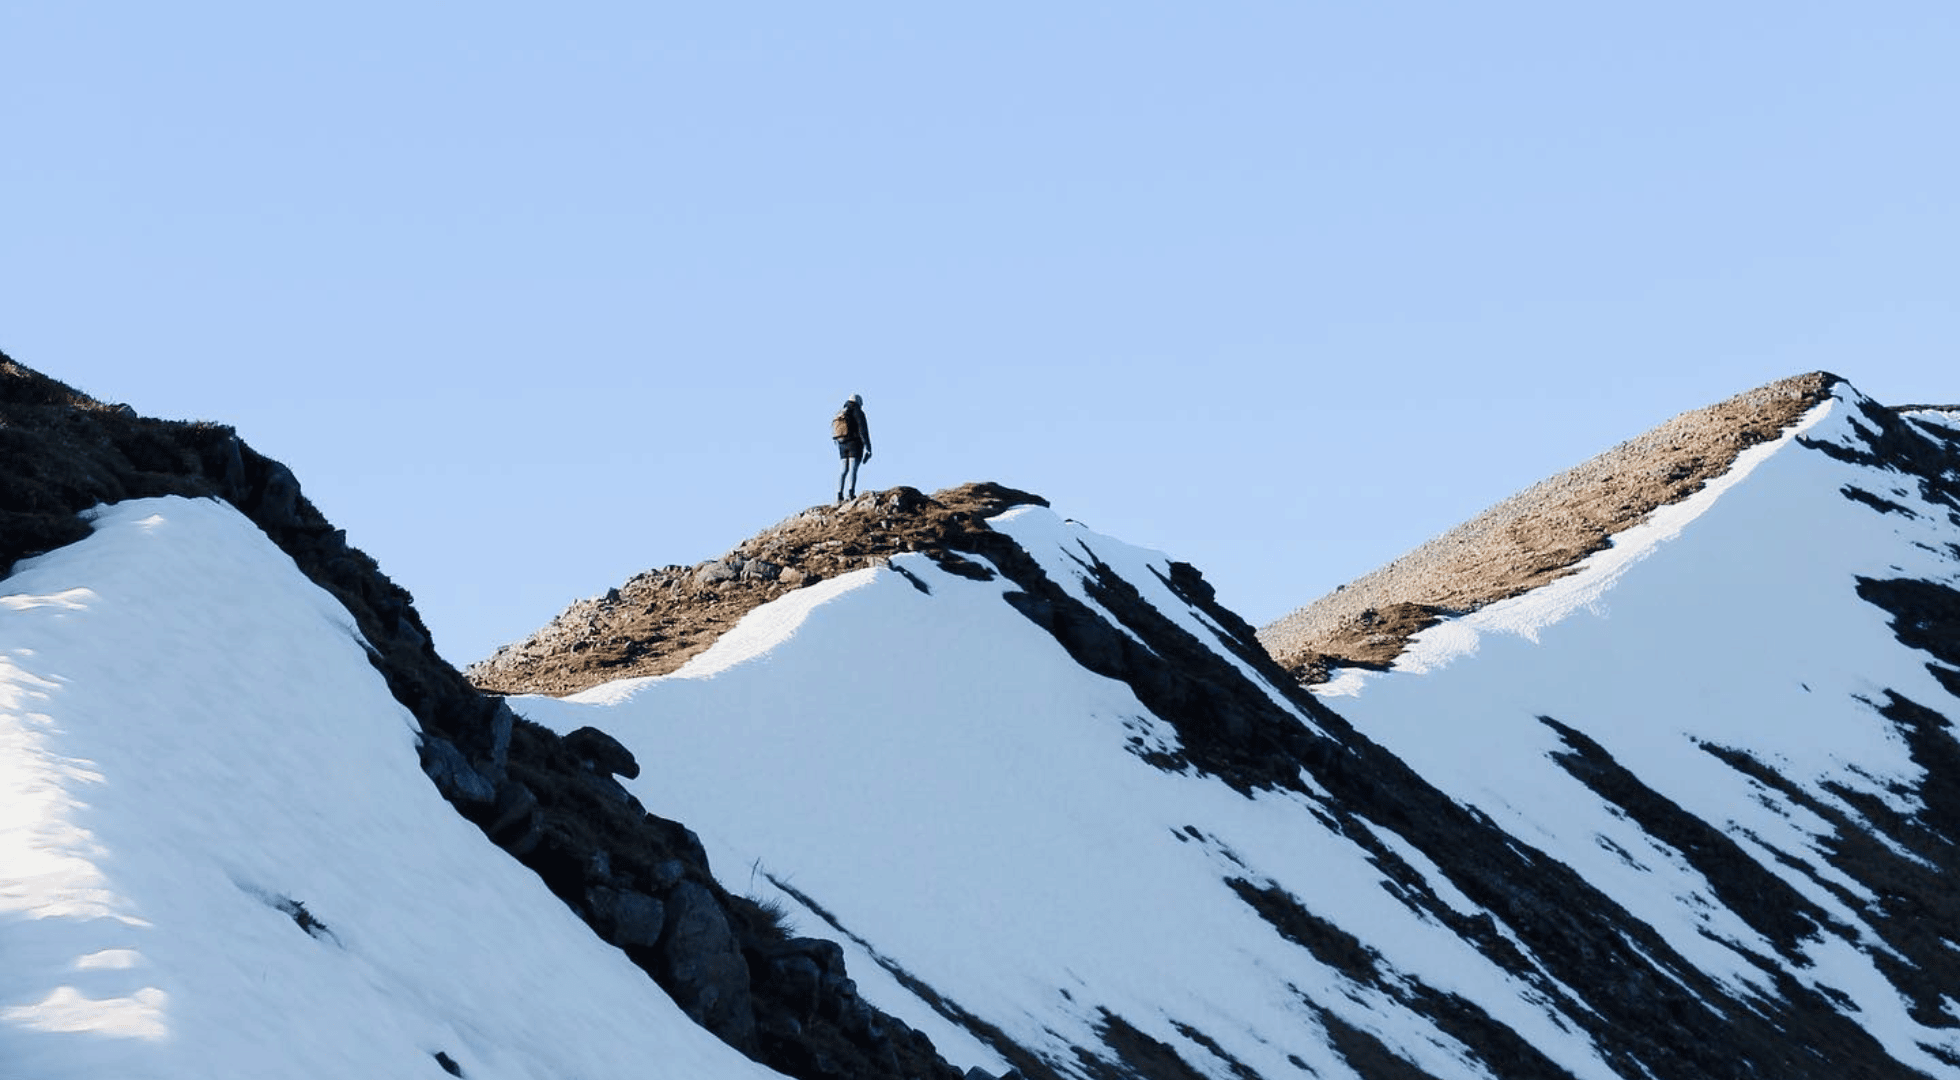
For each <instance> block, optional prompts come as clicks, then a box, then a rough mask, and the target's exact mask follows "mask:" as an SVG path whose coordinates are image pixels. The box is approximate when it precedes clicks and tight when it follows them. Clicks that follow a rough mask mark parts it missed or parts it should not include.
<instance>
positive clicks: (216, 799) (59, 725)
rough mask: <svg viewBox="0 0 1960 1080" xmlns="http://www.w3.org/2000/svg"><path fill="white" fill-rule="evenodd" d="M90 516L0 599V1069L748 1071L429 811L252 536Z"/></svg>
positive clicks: (424, 791) (363, 677) (191, 505)
mask: <svg viewBox="0 0 1960 1080" xmlns="http://www.w3.org/2000/svg"><path fill="white" fill-rule="evenodd" d="M95 528H96V532H95V533H94V535H93V536H91V537H90V538H89V539H87V540H85V541H83V542H82V543H80V544H77V545H74V546H72V547H69V548H65V549H62V550H60V551H57V552H54V553H51V554H49V555H46V556H43V557H40V558H38V559H35V560H31V561H30V562H27V563H24V564H23V565H22V566H21V567H20V568H19V570H18V572H17V573H15V574H14V576H12V577H11V578H8V579H7V580H6V582H5V585H4V589H0V592H4V595H3V596H0V1076H4V1077H7V1078H9V1080H16V1078H17V1080H66V1078H74V1080H109V1078H117V1080H121V1078H131V1080H134V1078H142V1080H177V1078H181V1080H217V1078H225V1077H252V1078H254V1080H265V1078H272V1077H291V1078H294V1080H323V1078H334V1080H338V1078H346V1080H376V1078H382V1077H390V1078H392V1077H431V1078H436V1080H440V1078H442V1077H444V1076H445V1075H446V1074H445V1073H444V1071H443V1069H442V1067H441V1065H439V1064H438V1062H437V1060H436V1058H435V1055H436V1054H437V1053H442V1054H444V1055H446V1056H447V1057H448V1059H449V1060H451V1061H453V1062H455V1063H456V1064H457V1065H458V1066H460V1067H461V1069H462V1070H463V1072H464V1074H465V1075H466V1076H468V1077H470V1078H472V1080H482V1078H492V1077H498V1078H511V1080H519V1078H535V1080H547V1078H550V1080H557V1078H564V1077H586V1078H599V1077H618V1078H621V1080H624V1078H629V1077H633V1078H638V1077H649V1076H665V1077H676V1078H682V1077H690V1078H699V1077H706V1078H719V1077H731V1078H733V1077H755V1076H769V1075H774V1074H772V1073H769V1072H767V1071H766V1070H763V1069H761V1068H759V1067H757V1066H754V1065H752V1064H750V1063H749V1062H748V1061H747V1060H746V1059H744V1058H742V1057H741V1056H740V1055H738V1054H736V1053H735V1052H734V1051H732V1050H729V1049H728V1048H727V1047H725V1046H723V1045H722V1044H721V1043H720V1042H718V1041H716V1040H715V1039H714V1038H713V1037H711V1036H709V1035H707V1034H706V1033H704V1032H703V1031H702V1030H701V1029H699V1028H698V1027H696V1026H695V1025H694V1024H693V1023H692V1022H690V1021H689V1020H688V1019H687V1018H686V1017H685V1016H684V1015H682V1014H681V1012H680V1011H679V1010H678V1009H677V1008H675V1006H674V1004H673V1002H672V1001H671V1000H670V999H668V998H667V996H666V995H665V994H664V993H662V992H661V991H660V990H659V988H658V987H657V986H655V985H654V983H653V982H652V981H650V980H649V979H648V978H647V977H646V976H645V974H643V973H642V972H641V971H640V970H639V969H637V968H635V967H633V966H632V965H631V964H630V963H628V962H627V960H626V959H625V957H624V956H623V955H622V954H620V953H619V952H618V951H617V950H615V949H612V948H610V947H608V946H606V945H604V944H602V943H601V942H600V941H599V940H598V939H597V938H596V937H594V936H593V934H592V932H591V931H590V930H588V929H587V928H586V927H585V926H584V925H583V924H582V923H580V922H579V921H578V920H577V918H576V917H574V916H573V914H572V913H571V912H570V911H569V910H568V909H567V908H566V907H565V905H564V904H563V903H562V902H560V901H559V900H558V899H556V898H555V897H553V896H552V895H551V894H550V893H549V892H548V891H547V890H546V889H545V887H544V885H543V884H542V883H541V882H540V881H539V880H538V878H537V877H536V875H534V874H532V873H531V872H530V871H529V870H526V869H524V868H523V867H521V866H519V865H518V864H517V863H515V862H514V861H512V860H511V859H510V858H509V857H508V856H506V855H504V854H503V853H502V852H501V851H498V850H497V849H496V848H495V847H493V846H491V845H490V844H489V843H488V842H486V841H485V840H484V838H483V835H482V833H480V832H479V831H478V830H477V829H476V828H475V827H474V826H472V825H470V824H468V823H467V822H465V821H464V820H463V819H462V818H461V817H459V816H457V814H456V812H455V811H454V810H453V809H451V808H450V807H449V806H448V805H447V804H445V803H444V802H443V801H442V799H441V797H440V796H439V795H438V794H437V793H436V790H435V788H434V786H433V785H431V784H430V783H429V780H428V779H427V778H426V777H425V776H423V775H422V772H421V769H420V768H419V767H418V765H417V762H416V751H415V738H416V736H415V722H414V720H413V718H412V717H411V716H409V714H408V713H407V712H406V711H405V710H404V709H403V708H402V707H401V706H400V705H399V704H398V703H396V701H395V700H394V698H393V697H391V696H390V695H389V693H388V690H387V688H386V686H385V685H384V684H383V682H382V680H381V677H380V676H379V675H378V674H377V673H376V672H375V670H374V668H373V667H372V666H371V665H370V664H369V663H368V660H367V657H366V654H365V652H364V647H363V645H362V644H361V642H360V640H359V638H358V637H357V634H356V631H355V629H354V625H353V622H352V619H351V618H350V617H349V615H348V614H347V612H346V611H345V610H344V609H342V608H341V607H340V606H339V605H338V604H337V603H336V602H335V601H334V600H333V598H332V597H330V596H329V595H328V594H326V593H325V592H323V591H321V590H320V589H318V588H316V587H315V586H313V585H312V584H311V583H309V582H308V581H307V580H306V579H305V578H304V577H303V576H302V575H301V574H300V573H299V570H298V569H297V568H296V567H295V566H294V565H293V563H292V561H291V560H290V559H288V558H287V557H286V556H285V555H284V554H283V553H281V552H280V551H279V550H278V549H277V548H275V547H274V546H273V545H272V544H271V542H270V541H268V540H267V539H266V538H265V536H264V535H263V534H262V533H260V532H259V531H258V529H257V528H256V527H254V526H253V525H252V524H251V523H250V522H249V521H247V520H245V518H243V517H242V516H240V515H239V514H238V513H236V512H235V511H234V510H232V509H231V508H230V507H229V506H225V505H222V504H219V503H215V502H209V501H191V500H185V499H175V498H172V499H154V500H143V501H140V502H132V503H124V504H121V505H118V506H116V507H113V508H111V509H108V510H106V511H104V512H101V513H100V514H99V516H98V517H97V518H96V520H95ZM301 908H303V910H304V911H305V912H306V913H307V914H308V916H310V921H311V922H312V923H315V924H317V925H316V926H315V932H314V933H312V934H309V933H308V932H307V931H306V930H304V929H302V928H301V925H300V922H301V920H299V919H296V918H295V915H294V913H295V912H297V911H298V910H300V909H301Z"/></svg>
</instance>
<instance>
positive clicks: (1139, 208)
mask: <svg viewBox="0 0 1960 1080" xmlns="http://www.w3.org/2000/svg"><path fill="white" fill-rule="evenodd" d="M1955 57H1960V5H1954V4H1952V3H1950V2H1944V0H1941V2H1921V3H1912V2H1907V3H1885V2H1878V3H1870V4H1824V3H1723V4H1701V3H1693V4H1690V3H1675V2H1664V3H1649V4H1641V5H1610V6H1609V5H1597V4H1568V3H1487V4H1455V3H1380V4H1338V5H1337V4H1321V3H1265V2H1261V3H1251V2H1248V3H1228V4H1197V3H1182V4H1170V3H1151V2H1138V3H1126V4H1068V3H1041V4H1034V3H999V4H985V5H982V4H959V5H954V4H899V3H876V4H849V3H846V4H808V3H793V4H792V3H766V2H765V3H754V4H745V5H711V4H626V3H617V4H614V3H591V4H580V3H567V4H556V5H536V4H526V5H517V4H507V3H468V4H465V3H426V4H415V3H408V4H396V3H390V4H379V3H372V2H368V0H351V2H347V3H341V4H336V5H309V6H303V7H302V6H299V5H281V4H259V3H226V4H220V3H205V2H199V0H185V2H182V3H174V4H149V3H142V4H138V3H128V2H105V3H90V4H53V3H30V4H12V5H8V6H6V7H5V8H3V9H0V64H4V69H5V71H6V72H7V75H6V88H5V90H4V93H0V135H3V136H4V146H3V147H0V349H4V350H5V351H7V352H8V353H10V354H11V355H13V356H14V358H15V359H17V360H19V361H21V362H23V363H26V364H28V365H29V366H32V367H35V368H37V369H39V370H41V371H43V372H45V373H47V374H49V375H52V376H54V377H56V378H59V379H62V380H63V381H66V382H68V383H70V384H72V385H75V386H77V387H78V388H80V389H83V390H86V391H88V392H90V393H93V394H95V395H97V396H99V397H103V398H107V399H110V400H116V401H127V402H129V403H131V404H132V405H134V406H136V407H137V408H138V409H140V410H141V411H143V412H145V413H147V414H152V415H159V416H166V417H181V418H204V419H213V420H220V421H224V422H227V423H231V424H234V425H236V426H237V427H238V429H239V431H240V433H241V434H242V435H243V436H244V437H245V438H246V439H247V441H249V442H251V443H252V444H253V445H254V446H255V447H257V448H258V449H260V450H262V451H264V452H266V453H268V454H270V455H272V456H274V457H277V458H280V459H281V460H284V461H286V462H287V463H289V464H290V465H292V466H293V468H294V469H295V471H296V472H297V473H298V475H299V477H300V479H301V481H302V483H303V484H304V486H305V489H306V492H307V494H308V495H309V496H310V497H311V498H312V499H313V500H314V502H315V503H317V504H318V505H319V506H320V508H321V509H322V510H324V511H325V512H326V513H327V515H328V516H329V517H331V518H332V519H333V520H334V521H335V522H336V523H338V524H340V525H341V526H343V527H345V528H346V529H347V530H348V532H349V534H350V537H351V539H352V540H353V542H354V543H355V544H357V545H358V546H360V547H362V548H364V549H366V550H367V551H368V552H369V553H370V554H373V555H374V556H375V557H376V558H378V559H379V560H380V561H381V563H382V565H383V567H384V568H385V569H386V570H387V571H388V572H389V573H390V574H391V575H392V576H393V577H394V578H395V579H396V580H397V581H399V582H401V583H402V584H403V585H405V586H407V587H408V588H409V589H410V590H411V591H412V592H413V593H414V594H415V596H416V598H417V602H418V606H419V607H420V609H421V610H422V613H423V615H424V616H425V618H426V619H427V620H428V622H429V624H430V626H431V628H432V629H433V631H434V633H435V635H436V642H437V646H438V647H439V648H440V649H441V650H442V652H443V654H444V655H445V656H447V657H448V658H449V659H451V660H452V661H456V662H458V663H466V662H469V661H471V660H474V659H478V658H480V657H481V656H483V655H485V654H487V653H488V652H489V651H490V650H491V649H492V648H493V647H494V646H495V645H496V644H498V643H500V642H503V641H507V640H511V639H514V638H517V637H521V636H522V635H524V634H525V633H528V632H529V631H530V630H532V629H534V628H536V627H537V626H538V625H540V624H542V623H543V622H544V621H546V620H547V619H549V618H550V617H551V616H552V615H554V614H555V613H556V612H558V611H559V610H560V609H561V608H563V607H564V605H565V604H567V603H569V602H570V601H572V600H574V599H576V598H578V597H581V596H588V595H592V594H595V593H598V592H601V591H603V590H604V589H605V588H607V587H608V586H610V585H613V584H617V583H619V582H620V581H623V580H624V579H625V578H626V577H628V576H630V575H632V574H633V573H635V572H637V571H639V570H643V569H646V568H648V567H652V566H659V565H664V564H667V563H691V562H695V561H698V560H700V559H703V558H708V557H711V556H714V555H717V554H720V553H721V552H723V551H725V550H727V549H728V548H730V547H732V546H733V545H734V544H736V543H737V542H739V541H740V540H742V539H743V538H745V537H747V536H749V535H751V534H753V533H754V532H756V531H758V530H760V529H762V528H764V527H766V526H768V525H770V524H773V523H775V522H776V521H779V520H781V519H782V518H784V517H787V516H789V515H790V514H792V513H795V512H796V511H798V510H801V509H803V508H804V507H807V506H810V505H812V504H814V503H818V502H822V501H824V500H825V499H826V498H827V496H828V494H829V492H830V490H831V487H832V483H833V479H834V473H835V457H834V453H833V451H832V449H831V446H830V444H829V441H828V421H829V417H830V414H831V413H832V412H833V411H834V409H835V407H836V405H837V403H838V402H839V401H841V400H842V399H843V398H844V397H845V396H846V395H848V394H851V393H861V394H863V395H864V397H865V402H866V407H867V411H868V413H869V415H870V419H871V423H872V428H873V435H874V443H875V447H876V451H877V453H876V456H875V457H874V459H873V461H872V462H871V463H870V464H869V465H867V466H866V468H865V473H864V483H865V485H866V486H875V487H885V486H890V485H895V484H910V485H913V486H916V487H920V488H923V489H925V490H928V491H930V490H933V489H935V488H938V487H943V486H947V485H950V484H955V483H959V482H962V481H966V480H978V479H993V480H999V481H1002V482H1005V483H1009V484H1013V485H1016V486H1020V487H1025V488H1028V489H1030V490H1034V491H1037V492H1040V493H1042V494H1044V495H1046V496H1048V497H1049V498H1050V499H1051V500H1052V501H1053V502H1054V503H1055V505H1056V508H1057V509H1058V510H1059V511H1061V512H1062V513H1063V514H1065V515H1068V516H1072V517H1075V518H1078V519H1080V520H1082V521H1084V522H1086V523H1088V524H1089V525H1090V526H1092V527H1093V528H1095V529H1097V530H1099V531H1102V532H1105V533H1110V534H1113V535H1116V536H1118V537H1121V538H1123V539H1125V540H1129V541H1131V542H1134V543H1139V544H1144V545H1148V546H1152V547H1157V548H1161V549H1163V550H1165V551H1167V552H1169V553H1170V554H1172V555H1173V556H1175V557H1178V558H1182V559H1186V560H1188V561H1191V562H1193V563H1195V564H1197V565H1198V567H1199V568H1200V569H1202V570H1203V571H1204V572H1205V574H1206V576H1207V577H1208V578H1209V579H1210V580H1212V582H1213V583H1214V584H1215V585H1217V587H1218V589H1219V592H1220V595H1221V597H1222V598H1223V599H1224V600H1225V601H1226V602H1227V603H1228V604H1230V605H1232V606H1233V607H1235V608H1236V609H1238V610H1239V611H1240V612H1241V613H1242V614H1244V615H1245V616H1247V617H1248V618H1249V619H1251V620H1253V621H1254V622H1255V623H1259V622H1265V621H1268V620H1270V619H1273V618H1275V617H1277V616H1279V615H1281V614H1283V613H1285V612H1286V611H1288V610H1290V609H1292V608H1293V607H1296V606H1298V605H1300V604H1302V603H1305V602H1307V601H1309V600H1311V599H1313V598H1314V597H1316V596H1318V595H1320V594H1321V593H1323V592H1325V591H1327V590H1328V589H1331V588H1332V587H1333V586H1335V585H1337V584H1340V583H1342V582H1344V581H1347V580H1349V579H1351V578H1353V577H1355V576H1357V575H1359V574H1360V573H1363V572H1365V571H1367V570H1369V569H1372V568H1373V567H1374V566H1376V565H1379V564H1380V563H1382V562H1385V561H1387V560H1388V559H1390V558H1393V557H1394V556H1396V555H1398V554H1400V553H1401V552H1402V551H1404V550H1406V549H1407V548H1409V547H1412V546H1414V545H1415V544H1418V543H1420V542H1421V541H1423V540H1424V539H1427V538H1428V537H1429V536H1432V535H1434V534H1435V533H1437V532H1440V531H1442V530H1443V529H1445V528H1447V527H1448V526H1450V525H1452V524H1454V523H1456V522H1458V521H1460V520H1462V519H1463V518H1466V517H1468V516H1470V515H1471V514H1474V513H1475V512H1476V511H1478V510H1480V509H1482V508H1483V507H1485V506H1487V505H1489V504H1490V503H1492V502H1495V501H1496V500H1498V499H1500V498H1503V497H1504V496H1506V495H1509V494H1511V493H1512V492H1514V491H1517V490H1519V489H1520V488H1523V487H1525V486H1528V485H1529V484H1531V483H1533V482H1535V481H1537V480H1539V479H1541V478H1543V477H1544V476H1546V475H1548V474H1550V473H1552V472H1555V471H1557V470H1559V469H1562V468H1565V467H1567V466H1570V465H1572V464H1575V463H1577V462H1579V461H1581V460H1583V459H1585V458H1587V457H1589V456H1591V455H1592V454H1594V453H1596V452H1598V451H1600V450H1603V449H1605V448H1607V447H1608V446H1610V445H1612V444H1613V443H1615V442H1617V441H1619V440H1621V439H1623V438H1626V437H1628V436H1631V435H1633V434H1636V433H1638V432H1640V431H1642V430H1645V429H1646V428H1648V427H1650V426H1652V425H1654V424H1656V423H1658V422H1660V421H1662V420H1665V419H1666V418H1668V417H1669V416H1672V415H1674V414H1675V413H1678V412H1681V411H1683V410H1686V409H1689V408H1694V407H1698V406H1701V405H1704V404H1708V403H1710V402H1712V401H1715V400H1718V399H1720V398H1723V397H1726V396H1728V395H1730V394H1732V393H1736V392H1738V391H1741V390H1745V389H1748V388H1750V387H1752V386H1755V385H1758V384H1760V383H1763V382H1767V381H1769V380H1772V379H1775V378H1779V377H1782V376H1784V375H1789V374H1795V373H1797V372H1802V371H1808V370H1812V369H1817V368H1824V369H1827V370H1832V371H1836V372H1838V373H1839V374H1841V375H1844V376H1846V377H1848V378H1850V379H1851V380H1852V381H1853V382H1854V383H1855V384H1857V385H1858V386H1859V387H1860V388H1861V389H1864V390H1865V391H1866V392H1868V393H1870V394H1872V395H1873V396H1875V397H1878V398H1879V399H1881V400H1885V401H1892V402H1898V401H1901V400H1942V401H1951V400H1960V365H1956V363H1955V356H1956V344H1960V197H1957V196H1956V193H1960V140H1956V138H1955V108H1956V106H1960V64H1956V62H1955Z"/></svg>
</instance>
